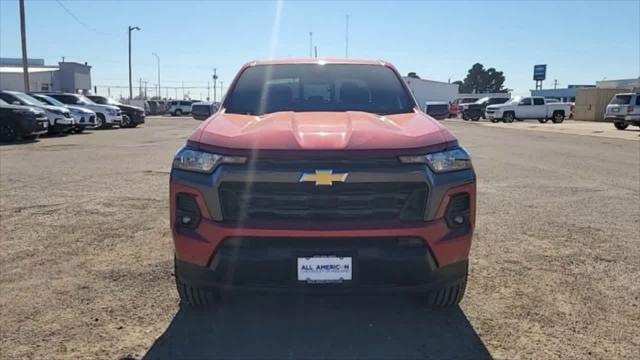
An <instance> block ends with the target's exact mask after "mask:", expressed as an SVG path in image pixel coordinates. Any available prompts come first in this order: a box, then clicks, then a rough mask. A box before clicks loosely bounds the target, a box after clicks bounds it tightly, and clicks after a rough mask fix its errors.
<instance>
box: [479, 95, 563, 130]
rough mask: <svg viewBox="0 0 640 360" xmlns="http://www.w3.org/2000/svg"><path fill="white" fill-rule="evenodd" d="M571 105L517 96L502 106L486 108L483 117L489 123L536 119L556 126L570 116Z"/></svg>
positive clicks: (539, 97)
mask: <svg viewBox="0 0 640 360" xmlns="http://www.w3.org/2000/svg"><path fill="white" fill-rule="evenodd" d="M572 106H573V104H571V103H547V101H546V100H545V98H544V97H541V96H529V97H522V96H517V97H514V98H512V99H511V100H509V101H507V102H506V103H504V104H502V105H491V106H487V109H486V111H485V116H486V118H487V119H489V120H490V121H491V122H494V123H495V122H498V121H504V122H506V123H510V122H513V121H514V120H524V119H537V120H538V121H539V122H541V123H546V122H547V121H549V120H551V121H553V122H554V123H556V124H558V123H561V122H563V121H564V119H566V118H568V117H569V116H570V115H571V107H572Z"/></svg>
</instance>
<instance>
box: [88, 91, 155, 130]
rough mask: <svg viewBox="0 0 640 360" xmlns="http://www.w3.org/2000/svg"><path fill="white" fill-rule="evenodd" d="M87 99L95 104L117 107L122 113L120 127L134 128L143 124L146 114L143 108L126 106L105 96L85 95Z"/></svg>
mask: <svg viewBox="0 0 640 360" xmlns="http://www.w3.org/2000/svg"><path fill="white" fill-rule="evenodd" d="M87 97H88V98H89V99H90V100H91V101H93V102H94V103H96V104H100V105H111V106H117V107H118V109H120V111H121V112H122V122H121V123H120V127H125V128H134V127H136V126H138V125H140V124H144V119H145V117H146V113H145V111H144V109H143V108H140V107H137V106H132V105H126V104H123V103H120V102H117V101H115V100H113V99H112V98H109V97H106V96H99V95H87Z"/></svg>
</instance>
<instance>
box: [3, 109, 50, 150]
mask: <svg viewBox="0 0 640 360" xmlns="http://www.w3.org/2000/svg"><path fill="white" fill-rule="evenodd" d="M48 129H49V119H48V118H47V115H46V114H45V113H44V111H42V110H40V109H38V108H34V107H31V106H22V105H9V104H7V103H6V102H5V101H3V100H1V99H0V142H13V141H16V140H20V138H22V139H25V140H35V139H36V138H37V137H38V136H39V135H40V134H45V133H46V132H47V130H48Z"/></svg>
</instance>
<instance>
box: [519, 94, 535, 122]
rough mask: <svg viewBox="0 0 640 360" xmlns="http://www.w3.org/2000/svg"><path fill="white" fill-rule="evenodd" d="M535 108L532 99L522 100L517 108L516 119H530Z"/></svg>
mask: <svg viewBox="0 0 640 360" xmlns="http://www.w3.org/2000/svg"><path fill="white" fill-rule="evenodd" d="M532 108H533V106H532V105H531V98H530V97H526V98H522V100H520V102H519V103H518V107H517V108H516V117H517V118H520V119H530V118H531V115H532V112H531V110H532Z"/></svg>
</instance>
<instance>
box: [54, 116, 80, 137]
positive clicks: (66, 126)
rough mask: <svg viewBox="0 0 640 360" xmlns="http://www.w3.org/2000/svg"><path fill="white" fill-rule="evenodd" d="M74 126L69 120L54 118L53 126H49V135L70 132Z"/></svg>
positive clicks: (73, 122)
mask: <svg viewBox="0 0 640 360" xmlns="http://www.w3.org/2000/svg"><path fill="white" fill-rule="evenodd" d="M74 126H75V121H74V120H73V119H69V118H56V119H55V120H54V124H53V125H50V126H49V132H50V133H61V132H67V131H71V130H72V129H73V127H74Z"/></svg>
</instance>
